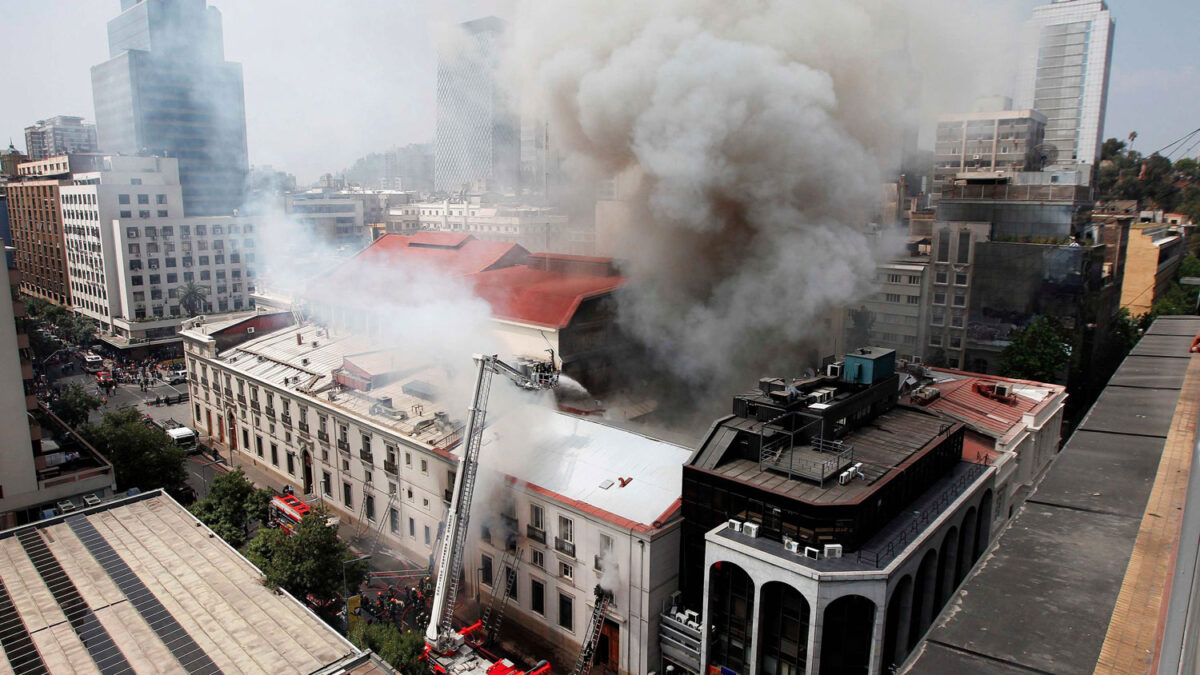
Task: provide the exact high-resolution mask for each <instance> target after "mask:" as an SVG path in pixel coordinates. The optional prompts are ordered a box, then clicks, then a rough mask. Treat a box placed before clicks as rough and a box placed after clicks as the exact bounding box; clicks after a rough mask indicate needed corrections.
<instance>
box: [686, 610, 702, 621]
mask: <svg viewBox="0 0 1200 675" xmlns="http://www.w3.org/2000/svg"><path fill="white" fill-rule="evenodd" d="M684 615H685V616H687V620H688V621H699V620H700V612H697V611H696V610H694V609H689V610H686V611H685V612H684Z"/></svg>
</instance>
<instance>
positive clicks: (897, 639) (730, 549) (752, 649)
mask: <svg viewBox="0 0 1200 675" xmlns="http://www.w3.org/2000/svg"><path fill="white" fill-rule="evenodd" d="M993 480H994V471H993V470H991V469H989V470H986V471H984V472H983V473H981V474H980V475H979V476H978V478H976V479H975V481H974V483H973V484H972V485H971V487H970V488H969V489H968V490H966V491H964V492H963V493H962V494H961V495H960V496H959V497H958V498H957V499H956V500H955V501H954V503H953V504H952V505H950V506H949V507H948V508H946V510H945V511H943V512H942V513H941V514H940V515H939V516H938V517H937V519H936V520H934V521H933V522H932V523H931V524H930V525H929V526H927V527H926V528H925V529H923V530H922V531H921V532H920V533H919V534H918V535H917V536H916V537H914V538H913V539H912V540H911V541H910V542H909V543H908V544H907V545H906V546H905V548H904V550H903V552H902V553H901V554H900V555H898V556H897V557H896V558H895V559H894V560H893V561H892V562H890V563H889V564H888V565H887V566H886V567H885V568H883V569H879V570H861V571H853V572H851V571H847V572H819V571H817V570H816V569H815V568H813V567H809V566H807V565H805V564H804V563H803V562H802V561H803V560H804V558H803V557H802V556H798V555H796V554H792V553H787V552H786V551H784V549H783V546H782V544H781V543H779V542H769V543H768V544H767V545H769V544H775V545H777V546H778V549H779V550H778V552H774V553H768V552H765V551H764V550H761V548H760V547H759V546H757V545H756V546H749V545H746V544H743V543H741V542H740V541H731V540H730V539H727V538H723V537H717V536H715V533H716V532H719V531H720V530H722V529H724V528H726V527H727V525H720V526H718V527H717V528H716V529H714V530H713V531H712V532H710V533H709V534H708V535H706V537H705V540H706V546H705V581H704V587H705V594H704V597H705V598H706V599H710V592H709V591H710V586H711V584H712V582H713V575H714V573H717V572H716V571H717V570H720V573H725V572H726V571H727V570H728V567H727V566H729V565H732V566H736V568H737V569H738V570H741V571H742V572H744V573H745V574H747V575H749V578H750V580H751V582H752V584H753V591H754V598H753V601H752V603H748V604H751V605H752V608H753V609H752V611H753V614H752V616H751V617H750V618H751V626H750V628H749V630H748V632H747V645H746V646H747V650H748V654H749V658H748V667H746V668H744V669H743V670H741V671H739V672H741V673H743V674H744V675H758V674H759V673H767V672H781V671H780V670H778V668H780V667H782V666H776V667H775V668H772V669H765V668H764V667H763V657H764V654H763V653H762V649H763V647H762V643H763V642H764V627H763V622H764V620H765V617H763V616H762V613H761V612H760V609H761V608H762V607H763V603H764V601H765V599H766V597H765V595H764V593H771V592H773V593H778V592H779V589H780V587H779V586H768V585H769V584H783V586H786V587H787V588H791V589H794V590H795V591H797V592H798V593H799V594H800V595H801V597H803V599H804V604H805V605H807V607H805V608H803V609H807V612H805V613H803V614H804V616H803V617H802V618H804V619H807V631H806V636H807V639H806V648H805V650H804V654H805V655H806V659H805V661H806V663H805V664H804V666H803V667H801V668H799V669H798V670H796V671H795V672H798V673H808V674H810V675H819V674H821V673H832V672H867V673H869V674H871V675H875V674H882V673H888V672H891V671H890V670H889V667H890V665H891V664H893V663H897V664H898V663H901V662H903V660H904V658H905V657H906V656H907V654H908V652H909V648H910V646H911V645H913V644H915V643H916V641H917V640H918V639H919V638H920V636H921V635H923V634H924V633H925V631H926V630H928V628H929V627H930V625H932V621H933V619H934V618H935V617H936V616H937V615H938V613H939V612H940V611H941V608H942V606H944V605H945V603H946V602H947V601H948V600H949V598H950V597H951V596H952V595H953V592H954V589H955V588H956V587H957V586H958V584H959V583H961V582H962V580H963V579H964V578H965V577H966V576H967V573H968V572H969V571H970V569H971V567H972V566H973V565H974V564H975V562H976V561H977V560H978V559H979V558H980V557H981V556H982V555H983V554H984V551H985V550H986V549H987V546H988V544H989V542H990V538H991V535H992V532H991V530H990V523H991V514H990V511H991V506H992V499H993V489H994V488H993ZM718 564H719V565H720V568H718V567H717V565H718ZM918 579H920V580H921V581H917V580H918ZM854 596H858V597H860V598H865V599H866V600H868V601H870V603H872V604H873V609H872V610H871V615H870V620H869V621H868V622H866V623H865V624H860V625H859V626H858V627H857V628H858V632H857V634H846V633H844V632H842V631H838V633H837V634H829V633H828V632H827V631H826V626H830V630H834V628H833V626H834V623H833V619H832V616H831V615H830V614H829V612H830V607H831V606H832V605H835V603H837V601H839V600H841V599H844V598H851V597H854ZM712 608H713V603H712V602H711V601H710V602H706V606H705V607H704V609H703V618H704V622H703V625H704V626H705V627H706V629H707V630H705V631H704V633H703V639H702V644H701V672H707V671H708V669H709V668H713V667H720V666H722V665H723V664H722V663H719V662H714V661H712V660H710V648H711V647H712V643H713V641H714V638H715V637H716V633H715V632H714V630H713V628H712V627H713V625H714V623H713V622H714V616H712V614H711V610H712ZM835 611H836V610H835ZM837 625H843V624H837ZM848 642H853V643H855V644H856V645H866V646H867V649H866V651H860V650H851V651H853V653H850V652H848V651H847V650H842V649H838V650H835V651H834V652H832V654H829V653H825V652H826V649H827V648H829V647H832V646H833V645H835V644H839V643H841V644H845V643H848ZM834 658H836V659H837V660H838V661H840V662H841V663H837V664H835V663H829V662H830V661H831V660H832V659H834ZM846 661H857V662H861V666H860V665H857V664H855V665H854V666H852V667H850V669H849V670H843V668H845V667H846V663H845V662H846Z"/></svg>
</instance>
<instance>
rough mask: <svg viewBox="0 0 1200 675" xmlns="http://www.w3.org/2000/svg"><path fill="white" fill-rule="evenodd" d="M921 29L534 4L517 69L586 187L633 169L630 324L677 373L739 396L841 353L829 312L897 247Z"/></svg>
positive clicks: (718, 1)
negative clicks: (875, 225)
mask: <svg viewBox="0 0 1200 675" xmlns="http://www.w3.org/2000/svg"><path fill="white" fill-rule="evenodd" d="M926 9H927V7H926ZM940 9H944V8H940ZM914 17H915V18H917V19H920V20H919V21H914ZM927 18H928V17H927V16H923V15H921V14H919V13H918V10H917V9H913V8H912V6H911V5H907V4H906V5H904V6H903V7H901V6H897V5H894V4H893V3H885V2H880V1H879V0H843V1H840V2H825V1H823V0H757V1H754V2H734V3H731V2H727V1H724V0H663V1H657V2H612V1H609V0H605V1H601V0H553V1H540V0H530V1H529V2H527V3H525V4H524V5H522V6H521V9H520V10H519V11H518V13H517V20H516V25H517V27H518V29H519V30H518V35H517V39H516V41H515V43H516V46H515V48H514V49H513V53H512V55H511V57H512V58H511V59H510V62H509V64H508V65H509V68H510V71H511V72H510V74H511V76H512V77H514V78H515V79H516V80H517V81H519V82H520V83H521V86H522V90H523V92H524V95H526V96H539V97H541V98H542V100H541V101H539V103H540V104H541V105H542V107H543V108H544V109H545V110H546V111H547V115H548V118H549V123H550V128H551V129H552V137H553V138H554V140H555V142H556V143H557V144H558V146H559V150H560V151H561V152H562V153H563V154H564V156H565V158H566V159H565V162H566V164H567V166H568V167H569V168H570V169H571V170H573V173H574V175H575V176H576V178H581V179H583V180H589V179H596V178H601V177H606V176H612V175H616V174H622V175H623V176H624V177H625V179H624V180H623V181H622V182H623V183H625V184H626V185H627V186H628V189H627V190H626V191H625V192H626V194H624V195H620V196H623V197H624V198H625V199H626V200H627V202H628V203H627V204H626V205H625V207H624V208H625V209H627V213H628V215H629V218H628V220H627V223H626V225H625V226H624V227H623V228H622V229H620V231H618V232H617V233H616V234H615V236H613V237H612V241H613V242H614V247H615V250H613V251H612V253H613V254H615V255H616V256H617V257H619V258H622V259H624V261H625V262H624V269H625V271H626V273H627V274H628V276H629V278H630V288H629V292H628V293H627V294H626V297H625V298H624V300H623V302H622V304H621V318H622V320H623V322H624V325H625V327H626V328H627V329H628V330H629V331H631V332H632V333H633V334H634V335H636V336H637V337H638V338H639V339H640V340H641V341H642V342H644V343H645V344H646V345H647V346H648V347H649V349H650V350H651V352H652V353H653V354H654V355H656V356H657V357H658V360H660V361H662V362H665V363H670V364H671V368H672V369H673V370H674V371H675V372H676V374H678V375H681V376H683V377H685V378H686V379H688V380H690V381H692V382H694V383H698V382H707V383H710V384H712V385H713V386H714V387H719V388H720V389H725V390H727V389H728V387H730V386H734V385H735V383H736V384H745V382H746V381H747V378H748V377H752V376H756V375H757V374H759V373H761V372H764V371H765V370H766V369H774V368H785V369H787V372H788V373H799V372H800V371H801V370H802V369H803V368H804V367H805V366H807V365H813V364H811V363H810V362H809V361H810V360H811V356H812V354H814V353H818V351H819V350H828V349H830V348H831V345H834V344H835V341H834V340H833V339H832V337H833V336H831V335H830V333H831V332H832V331H833V330H836V329H837V322H836V321H834V322H833V323H832V324H830V325H827V324H826V323H825V321H824V319H825V318H826V317H829V316H833V315H835V314H836V312H837V310H838V309H839V308H841V307H844V306H847V305H851V304H853V303H856V302H858V301H859V300H860V299H861V298H862V297H863V296H864V295H865V294H867V293H870V292H871V291H872V281H873V277H874V271H875V265H876V263H877V261H878V260H879V259H880V258H881V257H882V256H884V255H887V254H889V253H894V252H895V250H896V243H897V242H896V240H895V239H894V238H891V237H879V236H876V235H874V234H872V228H871V227H870V223H871V221H872V220H875V219H877V218H878V216H877V214H878V211H879V206H880V199H881V192H882V191H881V185H882V184H883V183H884V182H885V181H890V180H895V176H896V174H897V172H898V171H899V169H900V163H901V160H902V158H903V155H904V152H905V150H906V148H909V147H911V146H912V145H914V142H915V134H916V132H917V128H918V126H919V122H920V116H921V105H922V101H921V100H920V97H919V89H920V80H919V78H917V72H918V71H917V67H916V65H915V64H914V62H913V56H912V51H913V50H909V49H908V44H909V42H910V40H913V39H917V38H914V37H913V36H912V33H911V30H913V28H912V27H913V26H914V25H919V24H920V23H921V21H925V20H926V19H927ZM937 23H938V25H939V27H941V26H942V25H944V22H942V21H940V20H939V21H938V22H937ZM960 34H961V33H960ZM922 39H923V38H922ZM918 51H920V50H918ZM946 53H947V54H950V53H951V52H950V51H948V52H946ZM960 85H961V83H960ZM960 88H964V87H960ZM951 109H953V108H951ZM598 220H602V219H599V218H598ZM603 228H604V223H603V222H598V231H597V237H598V239H604V238H605V237H606V235H608V234H612V233H609V232H605V231H604V230H603ZM821 355H822V356H823V355H825V354H821Z"/></svg>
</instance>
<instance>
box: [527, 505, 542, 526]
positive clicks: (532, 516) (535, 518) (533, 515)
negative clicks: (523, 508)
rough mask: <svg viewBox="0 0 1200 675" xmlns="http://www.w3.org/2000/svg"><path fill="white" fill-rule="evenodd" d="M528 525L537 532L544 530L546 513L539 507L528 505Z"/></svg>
mask: <svg viewBox="0 0 1200 675" xmlns="http://www.w3.org/2000/svg"><path fill="white" fill-rule="evenodd" d="M529 524H530V525H532V526H533V527H535V528H537V529H539V530H545V529H546V511H545V509H543V508H542V507H541V506H540V505H538V504H530V505H529Z"/></svg>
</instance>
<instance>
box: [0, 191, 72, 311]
mask: <svg viewBox="0 0 1200 675" xmlns="http://www.w3.org/2000/svg"><path fill="white" fill-rule="evenodd" d="M60 183H61V182H60V181H57V180H36V181H27V182H22V183H10V184H9V185H8V208H9V222H10V225H11V227H12V234H13V245H14V246H15V247H16V249H17V250H16V261H17V269H19V270H20V271H21V291H22V292H24V293H28V294H29V295H33V296H35V297H39V298H42V299H44V300H48V301H50V302H53V303H55V304H58V305H63V306H70V304H71V289H70V284H69V282H68V278H67V260H66V255H65V252H64V239H63V221H62V209H61V208H60V206H59V186H60Z"/></svg>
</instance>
